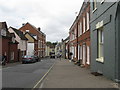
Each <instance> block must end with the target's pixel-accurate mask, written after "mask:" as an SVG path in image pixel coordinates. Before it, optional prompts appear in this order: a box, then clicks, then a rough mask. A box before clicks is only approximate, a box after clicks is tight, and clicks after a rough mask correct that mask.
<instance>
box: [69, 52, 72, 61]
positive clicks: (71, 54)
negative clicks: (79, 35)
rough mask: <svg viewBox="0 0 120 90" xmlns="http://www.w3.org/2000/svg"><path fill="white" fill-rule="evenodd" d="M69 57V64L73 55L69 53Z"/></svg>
mask: <svg viewBox="0 0 120 90" xmlns="http://www.w3.org/2000/svg"><path fill="white" fill-rule="evenodd" d="M69 55H70V58H69V61H70V62H71V59H72V55H73V53H72V52H70V53H69Z"/></svg>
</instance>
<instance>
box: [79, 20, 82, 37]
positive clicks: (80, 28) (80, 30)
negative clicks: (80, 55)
mask: <svg viewBox="0 0 120 90" xmlns="http://www.w3.org/2000/svg"><path fill="white" fill-rule="evenodd" d="M81 35H82V22H80V23H79V36H81Z"/></svg>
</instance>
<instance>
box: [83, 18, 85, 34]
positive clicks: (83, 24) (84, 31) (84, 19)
mask: <svg viewBox="0 0 120 90" xmlns="http://www.w3.org/2000/svg"><path fill="white" fill-rule="evenodd" d="M83 33H85V17H83Z"/></svg>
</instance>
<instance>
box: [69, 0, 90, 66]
mask: <svg viewBox="0 0 120 90" xmlns="http://www.w3.org/2000/svg"><path fill="white" fill-rule="evenodd" d="M89 22H90V2H89V0H85V1H84V2H83V5H82V7H81V9H80V12H79V14H78V16H77V17H76V19H75V21H74V23H73V24H72V26H71V28H70V32H69V35H70V42H69V44H70V52H72V53H73V55H72V59H73V60H75V61H78V60H80V62H81V64H82V65H83V66H89V65H90V46H91V45H90V23H89Z"/></svg>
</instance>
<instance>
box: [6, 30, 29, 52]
mask: <svg viewBox="0 0 120 90" xmlns="http://www.w3.org/2000/svg"><path fill="white" fill-rule="evenodd" d="M8 31H9V32H10V33H14V34H15V36H16V38H15V40H16V41H17V42H19V44H18V49H20V50H21V51H25V50H27V41H26V40H21V38H20V37H19V36H18V35H17V34H16V33H15V32H14V30H13V29H12V28H9V29H8Z"/></svg>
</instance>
